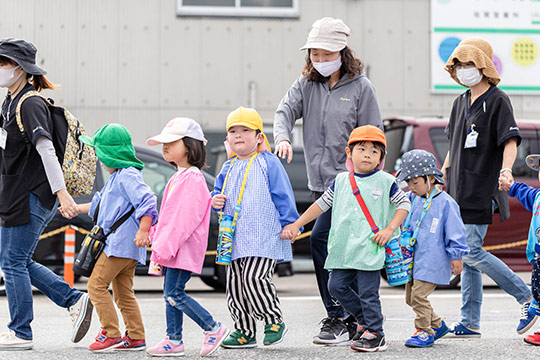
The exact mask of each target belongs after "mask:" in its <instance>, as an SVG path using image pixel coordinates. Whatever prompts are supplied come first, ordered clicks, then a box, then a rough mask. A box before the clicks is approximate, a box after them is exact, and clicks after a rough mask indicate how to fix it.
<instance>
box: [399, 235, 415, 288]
mask: <svg viewBox="0 0 540 360" xmlns="http://www.w3.org/2000/svg"><path fill="white" fill-rule="evenodd" d="M399 246H400V247H401V255H402V256H403V268H404V269H405V271H406V272H407V276H408V277H409V281H410V280H411V279H412V275H413V257H414V240H413V234H412V232H411V231H410V230H407V231H402V232H401V237H400V239H399Z"/></svg>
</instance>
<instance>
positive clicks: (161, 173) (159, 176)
mask: <svg viewBox="0 0 540 360" xmlns="http://www.w3.org/2000/svg"><path fill="white" fill-rule="evenodd" d="M175 171H176V170H175V169H174V168H173V167H171V166H170V165H169V164H164V163H158V162H156V161H152V160H146V161H145V162H144V169H143V171H142V174H143V179H144V182H145V183H146V184H147V185H148V186H150V188H151V189H152V191H153V192H154V194H156V196H157V197H158V199H161V198H162V197H163V192H164V191H165V186H166V185H167V182H168V181H169V179H170V178H171V177H172V176H173V175H174V173H175Z"/></svg>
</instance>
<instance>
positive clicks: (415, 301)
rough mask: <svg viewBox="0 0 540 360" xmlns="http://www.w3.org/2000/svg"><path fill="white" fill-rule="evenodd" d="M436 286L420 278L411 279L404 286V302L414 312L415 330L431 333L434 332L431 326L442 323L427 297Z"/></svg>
mask: <svg viewBox="0 0 540 360" xmlns="http://www.w3.org/2000/svg"><path fill="white" fill-rule="evenodd" d="M436 287H437V285H436V284H432V283H430V282H425V281H421V280H413V281H412V282H409V283H407V285H406V286H405V302H406V303H407V305H409V306H410V307H411V308H412V309H413V311H414V312H415V313H416V318H415V319H414V326H415V327H416V330H424V331H427V332H428V333H430V334H431V335H433V334H435V331H433V329H432V328H438V327H441V325H442V320H441V318H440V317H439V315H437V314H436V313H435V311H433V308H432V307H431V303H430V302H429V300H428V298H427V297H428V296H429V295H430V294H431V293H432V292H433V291H434V290H435V288H436Z"/></svg>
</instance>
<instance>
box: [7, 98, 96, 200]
mask: <svg viewBox="0 0 540 360" xmlns="http://www.w3.org/2000/svg"><path fill="white" fill-rule="evenodd" d="M31 96H39V97H40V98H42V99H43V100H44V101H45V103H47V105H48V106H49V110H50V111H51V118H52V122H53V128H52V133H51V135H52V137H53V144H54V148H55V150H56V156H57V157H58V160H59V162H60V164H61V165H62V172H63V173H64V181H65V183H66V190H67V192H68V193H69V194H70V195H71V196H73V197H77V196H84V195H89V194H90V193H91V192H92V188H93V186H94V180H95V178H96V163H97V157H96V151H95V149H94V148H92V147H90V146H85V145H84V144H83V143H82V142H81V141H80V140H79V136H81V135H86V131H85V130H84V127H83V126H82V124H81V123H80V122H79V120H77V118H76V117H75V116H73V115H72V114H71V113H70V112H69V111H68V110H66V109H64V108H62V107H58V106H54V101H53V100H52V99H46V98H45V97H44V96H43V95H41V94H40V93H39V92H37V91H28V92H27V93H25V94H24V95H23V96H22V97H21V99H20V100H19V102H18V104H17V110H16V113H15V117H16V120H17V125H18V126H19V130H21V133H22V134H23V137H25V136H24V135H25V134H24V127H23V124H22V120H21V105H22V103H23V102H24V100H26V99H28V98H29V97H31ZM25 138H26V137H25Z"/></svg>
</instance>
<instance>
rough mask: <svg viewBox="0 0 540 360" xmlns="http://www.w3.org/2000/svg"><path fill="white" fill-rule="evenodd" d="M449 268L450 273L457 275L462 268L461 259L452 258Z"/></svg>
mask: <svg viewBox="0 0 540 360" xmlns="http://www.w3.org/2000/svg"><path fill="white" fill-rule="evenodd" d="M450 269H452V274H454V275H459V274H461V271H462V270H463V261H461V260H452V261H450Z"/></svg>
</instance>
